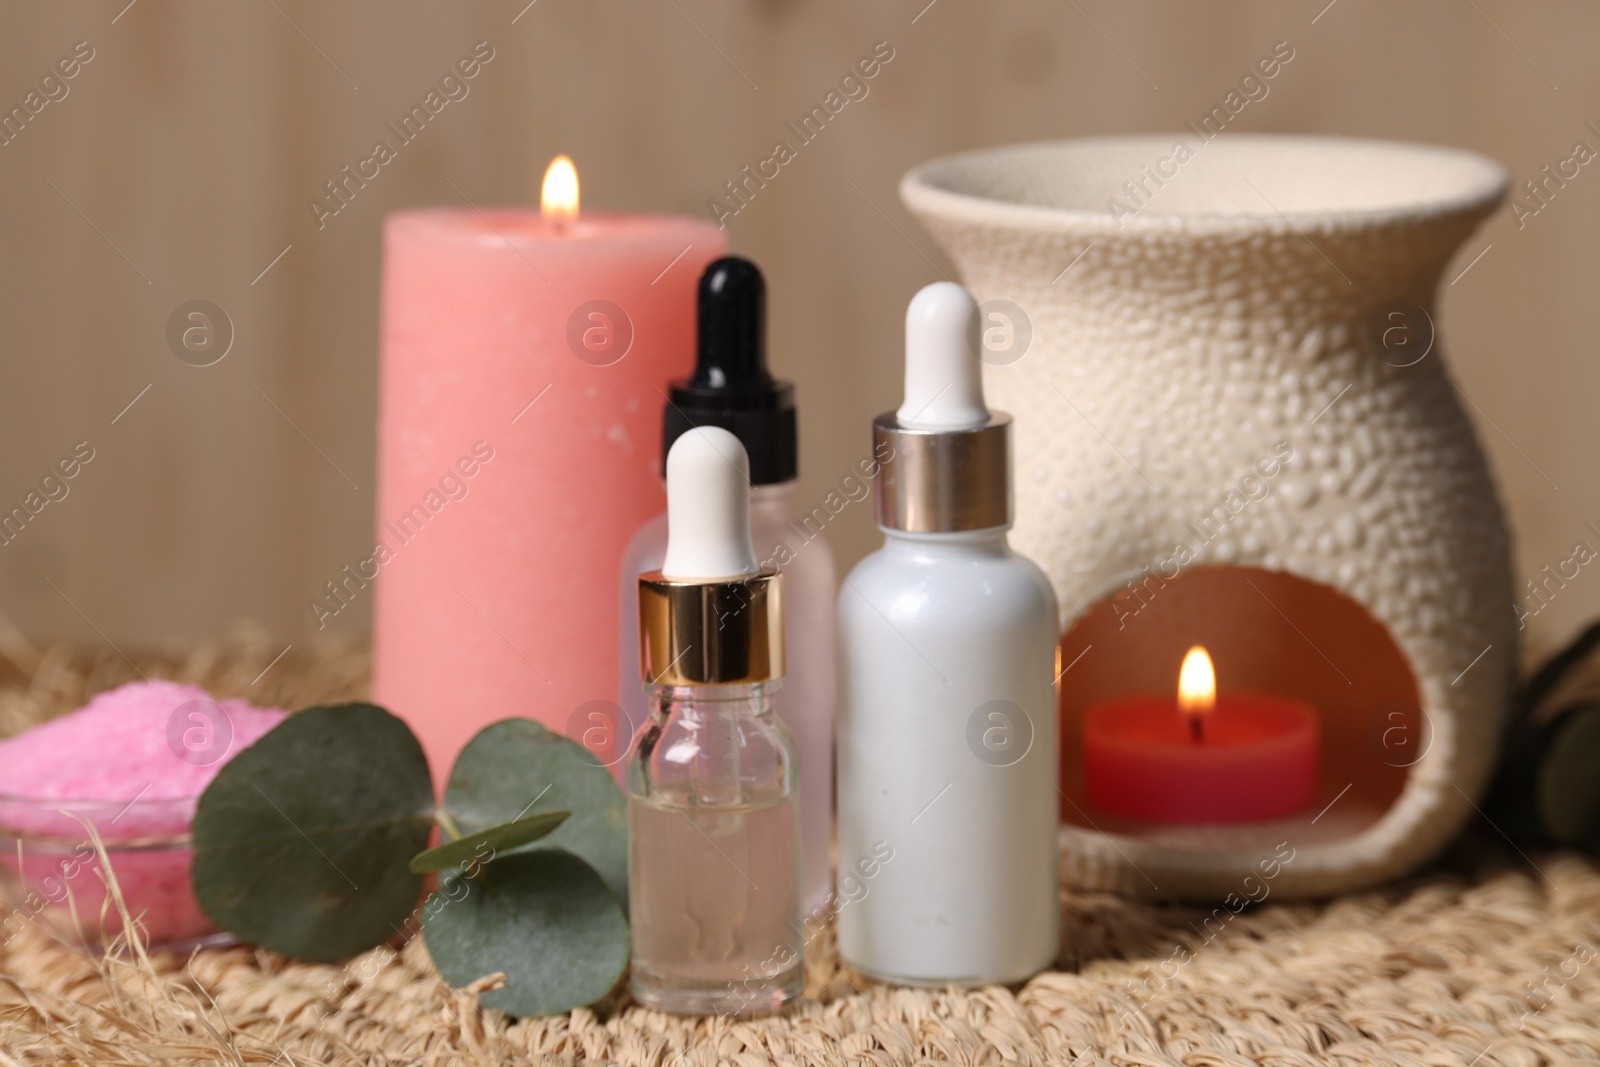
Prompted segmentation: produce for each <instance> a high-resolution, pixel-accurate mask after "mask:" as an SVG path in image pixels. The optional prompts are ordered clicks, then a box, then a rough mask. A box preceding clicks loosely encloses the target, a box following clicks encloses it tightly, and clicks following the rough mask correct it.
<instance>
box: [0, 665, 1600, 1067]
mask: <svg viewBox="0 0 1600 1067" xmlns="http://www.w3.org/2000/svg"><path fill="white" fill-rule="evenodd" d="M275 652H276V649H274V648H271V647H267V646H263V645H259V644H246V645H243V646H240V647H238V648H234V649H231V650H229V651H228V652H225V653H224V652H217V651H210V652H204V653H198V654H196V655H193V656H189V657H167V658H156V659H151V660H148V661H143V660H142V661H141V662H140V667H141V668H142V669H143V670H144V671H146V672H147V673H150V674H151V675H152V676H154V675H155V674H156V673H158V672H159V673H161V674H165V675H168V676H173V677H181V678H186V679H190V680H193V681H196V682H199V683H201V684H204V685H208V686H209V687H211V688H212V689H213V691H214V692H217V693H218V694H219V695H248V696H257V695H258V694H257V692H256V690H264V693H265V695H261V696H260V697H259V698H260V699H263V700H273V701H282V702H284V703H287V704H289V705H290V706H297V705H299V704H302V703H306V702H309V701H313V700H326V699H347V698H352V697H356V696H359V695H360V694H361V692H362V688H363V686H364V671H365V663H364V657H363V655H362V654H361V653H359V652H345V653H339V652H335V653H331V654H323V655H315V654H313V655H300V654H298V653H292V654H291V655H290V656H286V657H285V658H284V660H283V661H281V662H279V663H278V664H277V665H276V667H274V668H273V670H272V671H271V672H269V673H268V675H267V676H265V677H263V678H261V679H260V681H259V682H257V684H256V685H255V686H253V687H252V686H251V685H250V680H251V679H252V678H253V677H255V675H256V674H257V673H258V672H259V671H260V670H261V669H262V668H263V667H264V666H266V664H267V662H268V660H269V659H270V658H271V657H272V656H273V655H274V654H275ZM14 658H21V659H24V660H25V661H26V662H25V663H24V667H25V668H27V670H29V671H31V672H32V673H31V677H29V676H27V675H26V674H25V673H23V672H17V673H16V674H15V676H14V677H13V678H11V679H9V680H7V681H8V682H9V686H8V687H7V688H4V689H0V723H3V728H4V729H6V730H7V731H8V732H9V731H10V730H14V729H16V728H18V727H20V726H21V725H23V724H25V723H26V722H28V721H32V720H35V719H37V718H38V717H41V716H44V715H49V714H54V713H59V712H61V711H64V710H68V709H70V708H71V707H73V706H74V705H75V702H77V701H79V700H81V699H82V697H83V696H84V695H86V694H87V693H88V692H90V691H91V690H94V689H99V688H105V687H106V686H108V685H113V684H118V683H120V682H121V681H124V680H126V677H127V676H132V675H133V670H132V669H131V668H130V666H129V665H128V664H127V663H126V662H124V661H122V660H120V659H118V658H117V657H115V656H112V657H109V658H101V659H99V660H97V661H88V660H83V659H79V658H75V657H72V656H70V655H67V654H65V653H50V654H48V655H37V654H31V653H30V654H28V655H18V656H14ZM1490 833H1492V831H1490ZM1497 841H1498V839H1493V838H1489V837H1487V836H1486V837H1484V838H1483V839H1481V840H1480V839H1476V838H1472V837H1469V838H1468V839H1467V840H1466V841H1464V842H1463V843H1462V844H1461V845H1459V846H1458V847H1457V848H1456V849H1455V850H1454V853H1453V857H1452V862H1453V866H1451V867H1440V868H1435V869H1434V870H1432V871H1431V872H1429V873H1427V874H1425V875H1423V876H1421V877H1419V878H1417V879H1414V880H1412V881H1410V882H1408V883H1405V884H1403V885H1398V886H1393V887H1390V888H1388V889H1384V890H1380V891H1373V892H1368V893H1366V894H1363V895H1360V896H1353V897H1346V898H1342V899H1337V900H1334V901H1331V902H1324V903H1316V904H1309V903H1299V904H1282V903H1279V902H1277V901H1276V900H1274V899H1273V898H1272V897H1271V896H1270V895H1269V896H1268V897H1267V899H1265V900H1264V901H1263V902H1262V903H1261V904H1259V905H1257V906H1253V907H1250V908H1247V909H1245V910H1243V911H1241V912H1240V913H1238V914H1237V915H1235V914H1233V913H1231V912H1229V911H1228V910H1227V909H1226V908H1218V909H1215V910H1213V909H1211V908H1208V907H1201V906H1184V907H1173V906H1165V905H1160V904H1154V903H1147V902H1135V901H1131V900H1127V899H1124V898H1120V897H1116V896H1112V895H1109V894H1100V893H1068V894H1066V895H1065V896H1064V897H1063V908H1064V923H1063V928H1064V933H1063V939H1062V945H1061V953H1060V957H1059V960H1058V966H1059V967H1060V970H1057V971H1052V972H1049V973H1046V974H1042V975H1040V976H1038V977H1036V978H1034V979H1033V980H1032V981H1031V982H1029V983H1027V985H1025V986H1024V987H1023V988H1021V989H1020V990H1015V991H1012V990H1007V989H1004V988H987V989H979V990H969V991H958V990H948V991H943V992H939V991H926V990H903V989H894V988H890V987H886V986H880V985H876V984H873V983H869V982H867V981H865V980H864V979H862V978H860V977H859V976H856V975H854V974H852V973H850V972H848V971H847V970H845V969H843V968H842V967H841V966H840V964H839V962H838V957H837V954H836V953H835V951H834V946H833V944H832V931H831V929H829V930H826V931H824V932H823V933H821V934H820V935H819V936H818V938H817V939H816V941H815V942H814V943H813V944H812V945H810V946H808V972H807V988H806V996H805V998H804V999H803V1000H802V1001H801V1002H800V1004H799V1005H798V1007H797V1008H796V1009H795V1010H793V1011H792V1012H790V1013H788V1014H785V1015H783V1016H780V1017H776V1018H769V1019H763V1020H751V1021H732V1020H693V1019H684V1018H677V1017H673V1016H668V1015H663V1014H661V1013H658V1012H653V1011H647V1010H644V1009H641V1008H638V1007H635V1006H633V1005H631V1004H630V1003H629V1002H628V1001H627V998H626V995H625V994H621V993H619V994H618V995H617V996H616V998H614V999H613V1000H612V1001H611V1002H608V1003H607V1004H604V1005H602V1006H600V1007H598V1008H597V1009H595V1010H583V1011H578V1012H574V1013H573V1014H571V1015H570V1016H560V1017H556V1018H548V1019H531V1020H522V1021H517V1020H512V1019H508V1018H506V1017H505V1016H503V1015H501V1014H499V1013H497V1012H492V1011H491V1012H483V1011H480V1010H479V1009H478V1007H477V1004H476V996H475V994H474V993H473V992H470V991H468V992H462V991H456V990H452V989H450V988H449V987H447V986H446V985H444V984H443V983H442V982H441V981H440V980H439V978H438V977H437V975H436V974H435V973H434V971H433V968H432V966H431V965H430V963H429V961H428V956H427V951H426V948H425V946H424V945H423V944H421V943H419V942H413V943H412V944H409V945H407V946H405V947H404V948H403V949H401V950H399V951H398V952H397V951H395V950H393V949H390V948H380V949H376V950H374V951H372V952H370V953H368V954H366V955H365V956H362V957H360V958H358V959H356V960H354V961H351V962H350V963H348V964H346V965H344V966H327V965H314V964H303V963H295V962H291V961H287V960H284V959H282V958H281V957H278V956H275V955H273V954H271V953H267V952H262V951H258V950H255V949H251V948H233V949H212V950H204V951H201V952H199V953H197V954H195V955H194V956H193V958H191V959H185V958H183V957H178V956H160V955H158V956H152V957H148V958H146V957H144V956H142V955H139V954H134V955H132V956H125V957H124V958H122V959H119V960H106V959H102V958H97V957H94V956H91V955H88V954H85V953H82V952H78V951H74V950H71V949H68V948H66V947H63V946H61V945H59V944H56V943H54V942H53V941H51V940H50V939H49V938H48V937H47V936H46V935H45V934H44V933H43V932H41V931H40V930H38V929H36V928H30V929H28V930H26V931H24V932H23V933H22V934H20V935H18V936H16V937H15V938H13V939H12V940H11V941H10V942H9V943H8V944H6V945H5V946H4V948H0V1065H4V1067H15V1065H22V1064H27V1065H33V1064H96V1065H121V1064H189V1063H193V1064H202V1063H227V1064H307V1065H309V1064H336V1065H353V1064H474V1065H477V1064H511V1063H541V1064H542V1063H552V1064H569V1063H587V1062H606V1061H615V1062H620V1063H626V1064H638V1065H647V1067H657V1065H666V1064H676V1063H688V1064H705V1065H710V1064H714V1063H736V1064H760V1063H769V1062H772V1063H786V1064H795V1065H818V1067H821V1065H828V1067H832V1065H835V1064H845V1063H852V1064H854V1063H866V1064H885V1065H887V1064H900V1063H923V1062H941V1063H959V1064H988V1063H995V1064H999V1063H1017V1064H1032V1063H1057V1064H1083V1065H1088V1064H1095V1063H1115V1064H1120V1065H1129V1067H1133V1065H1138V1067H1145V1065H1150V1067H1155V1065H1166V1064H1179V1063H1182V1064H1186V1065H1189V1067H1234V1065H1240V1064H1247V1063H1256V1064H1272V1065H1275V1067H1297V1065H1301V1064H1313V1063H1330V1062H1331V1063H1341V1064H1350V1065H1366V1064H1401V1065H1408V1067H1410V1065H1416V1067H1421V1065H1438V1067H1469V1065H1473V1067H1493V1065H1502V1067H1535V1065H1538V1064H1546V1063H1549V1064H1556V1063H1567V1062H1595V1061H1600V947H1596V946H1600V869H1597V868H1596V867H1595V866H1594V865H1592V864H1590V863H1588V862H1586V861H1584V860H1581V859H1579V858H1577V857H1574V856H1568V855H1554V856H1536V857H1534V861H1535V863H1536V864H1537V866H1532V865H1530V864H1528V863H1525V862H1524V861H1523V860H1522V859H1521V858H1520V857H1518V856H1516V855H1515V854H1514V853H1512V852H1510V850H1509V849H1506V848H1505V846H1504V845H1503V844H1500V843H1497ZM847 906H848V905H847Z"/></svg>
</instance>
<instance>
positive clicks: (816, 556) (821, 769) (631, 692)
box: [618, 482, 838, 915]
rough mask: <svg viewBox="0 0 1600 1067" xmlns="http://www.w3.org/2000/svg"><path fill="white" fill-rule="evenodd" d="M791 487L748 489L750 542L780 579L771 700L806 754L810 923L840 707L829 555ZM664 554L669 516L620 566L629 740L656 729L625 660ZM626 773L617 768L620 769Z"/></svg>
mask: <svg viewBox="0 0 1600 1067" xmlns="http://www.w3.org/2000/svg"><path fill="white" fill-rule="evenodd" d="M794 489H795V483H794V482H781V483H779V484H776V485H758V486H754V487H753V488H751V490H750V536H751V540H752V542H753V543H754V545H755V550H756V559H757V560H758V561H759V562H760V563H761V564H762V565H763V566H772V567H776V568H777V569H778V570H779V571H780V572H781V573H782V574H783V581H784V588H783V597H784V605H783V611H784V618H785V624H784V628H785V633H786V634H787V640H786V645H787V650H786V658H787V661H788V664H789V666H788V674H787V676H786V677H785V678H784V682H783V689H782V690H781V691H780V692H776V693H774V694H773V695H772V698H771V699H772V703H773V704H774V705H775V706H776V708H777V712H778V716H779V718H780V719H782V721H783V724H784V726H786V727H787V728H788V730H789V733H790V734H791V735H792V736H793V738H794V744H795V748H796V751H797V752H798V753H799V756H800V805H801V814H800V827H801V828H800V840H801V856H802V859H801V868H802V875H801V885H802V890H801V892H802V897H803V899H804V902H805V908H806V912H807V914H808V915H810V914H811V913H813V912H815V911H816V910H817V909H818V908H820V907H822V906H823V905H824V903H825V902H826V900H827V897H828V894H829V892H831V891H832V889H833V874H832V861H831V856H830V851H831V847H832V841H833V734H834V704H835V700H836V695H835V693H836V690H835V686H836V676H835V668H834V661H835V638H834V590H835V589H836V588H837V580H838V579H837V572H836V571H835V568H834V562H833V550H832V549H831V548H829V546H828V542H827V540H826V538H824V537H823V536H822V532H821V528H820V527H819V526H818V524H817V521H816V520H815V519H810V520H809V521H806V522H802V521H801V519H800V518H799V517H797V516H796V515H795V513H794V511H793V499H794ZM666 551H667V516H666V513H665V512H663V513H661V514H660V515H658V516H656V517H655V518H654V519H651V520H650V521H649V522H648V523H646V524H645V525H644V526H643V527H641V528H640V530H639V532H638V533H637V534H636V535H635V536H634V538H633V540H632V542H630V543H629V545H628V549H627V552H626V553H625V554H624V556H623V562H622V583H621V584H622V602H621V608H622V643H621V644H620V645H619V646H618V647H620V648H621V649H623V656H622V677H621V682H620V689H619V693H620V694H621V696H620V699H619V700H618V704H619V705H620V706H621V708H622V711H623V714H624V716H625V717H626V719H627V721H628V723H629V724H630V729H631V731H632V732H635V733H637V732H638V731H640V730H643V729H644V727H645V725H646V724H647V723H648V722H649V721H650V706H649V701H648V699H647V698H646V695H645V692H644V687H643V686H642V685H641V684H640V682H639V664H638V661H637V659H635V658H634V657H633V656H631V655H629V652H630V651H631V650H633V649H636V648H637V647H638V644H639V600H638V591H637V590H638V579H639V575H640V574H642V573H644V572H645V571H652V570H655V569H656V568H658V567H660V566H661V561H662V560H663V559H664V558H665V557H666ZM620 769H621V767H620V764H619V767H618V770H619V771H620Z"/></svg>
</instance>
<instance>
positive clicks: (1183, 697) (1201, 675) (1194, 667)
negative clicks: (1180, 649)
mask: <svg viewBox="0 0 1600 1067" xmlns="http://www.w3.org/2000/svg"><path fill="white" fill-rule="evenodd" d="M1216 704H1217V672H1216V669H1215V668H1214V667H1212V666H1211V657H1210V655H1208V654H1207V653H1206V650H1205V647H1204V646H1203V645H1195V646H1194V647H1193V648H1191V649H1190V650H1189V651H1188V652H1187V653H1185V655H1184V657H1183V666H1182V667H1180V668H1178V710H1179V711H1181V712H1183V714H1184V715H1185V716H1187V717H1188V719H1189V732H1190V733H1192V734H1193V735H1194V739H1195V740H1196V741H1199V740H1200V739H1201V737H1202V736H1203V735H1204V725H1203V724H1204V722H1205V717H1206V716H1207V715H1210V714H1211V709H1212V708H1214V707H1216Z"/></svg>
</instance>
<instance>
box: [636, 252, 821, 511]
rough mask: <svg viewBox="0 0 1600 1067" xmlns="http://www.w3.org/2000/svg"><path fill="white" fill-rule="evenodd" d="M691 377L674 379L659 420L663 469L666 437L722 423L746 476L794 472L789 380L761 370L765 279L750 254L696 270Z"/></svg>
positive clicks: (783, 478) (762, 479)
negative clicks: (740, 453)
mask: <svg viewBox="0 0 1600 1067" xmlns="http://www.w3.org/2000/svg"><path fill="white" fill-rule="evenodd" d="M699 307H700V328H699V344H698V349H697V352H696V356H695V366H694V376H693V377H691V378H689V379H687V380H685V381H679V382H674V383H673V384H672V392H671V403H669V404H668V405H667V411H666V418H665V419H664V420H663V422H662V427H661V455H662V469H663V471H664V470H665V469H666V459H665V457H666V455H667V453H668V452H670V451H672V443H673V442H674V441H676V440H677V439H678V438H679V437H681V436H683V435H684V434H685V433H686V432H688V431H689V430H691V429H693V428H694V427H696V426H720V427H721V428H722V429H724V430H727V431H728V432H729V433H731V434H733V435H734V436H735V437H737V438H738V439H739V442H740V443H741V444H743V445H744V449H745V451H746V452H747V453H749V455H750V481H751V483H752V484H755V485H772V484H774V483H776V482H787V481H791V480H793V478H794V477H795V475H796V474H797V473H798V472H799V469H800V462H799V448H798V444H797V434H796V429H795V412H794V386H792V385H790V384H789V383H788V382H780V381H776V380H775V379H774V378H773V377H772V375H771V374H769V373H767V284H766V282H765V281H763V280H762V277H761V271H760V270H759V269H757V267H756V265H755V264H754V263H752V262H750V261H749V260H748V259H743V258H741V257H739V256H724V257H723V258H721V259H719V260H717V261H716V262H714V263H712V264H711V265H710V266H709V267H707V268H706V270H705V273H704V274H702V275H700V296H699Z"/></svg>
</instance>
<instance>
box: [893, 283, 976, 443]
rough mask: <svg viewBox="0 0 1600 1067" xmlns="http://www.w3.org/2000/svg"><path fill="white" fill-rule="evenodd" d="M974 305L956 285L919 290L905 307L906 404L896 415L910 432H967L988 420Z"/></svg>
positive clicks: (942, 285) (928, 286) (935, 284)
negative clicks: (984, 400) (984, 401)
mask: <svg viewBox="0 0 1600 1067" xmlns="http://www.w3.org/2000/svg"><path fill="white" fill-rule="evenodd" d="M979 344H980V342H979V338H978V305H977V302H976V301H975V300H973V299H972V294H971V293H969V292H967V291H966V289H964V288H962V287H961V286H959V285H957V284H956V283H955V282H934V283H933V284H932V285H927V286H923V288H922V289H921V290H919V291H918V292H917V295H916V296H914V297H912V298H911V303H910V305H909V306H907V308H906V399H905V403H903V404H901V405H900V410H899V411H897V412H895V419H896V420H897V421H898V422H899V423H900V425H901V426H904V427H906V428H907V429H912V430H969V429H972V428H973V427H975V426H982V425H983V424H984V423H986V422H988V421H989V409H988V408H987V407H986V406H984V403H983V375H982V373H981V372H982V366H981V362H980V360H979V352H980V351H981V349H980V348H979Z"/></svg>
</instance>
